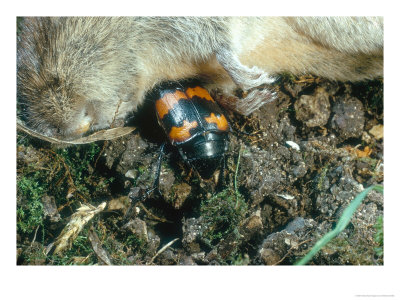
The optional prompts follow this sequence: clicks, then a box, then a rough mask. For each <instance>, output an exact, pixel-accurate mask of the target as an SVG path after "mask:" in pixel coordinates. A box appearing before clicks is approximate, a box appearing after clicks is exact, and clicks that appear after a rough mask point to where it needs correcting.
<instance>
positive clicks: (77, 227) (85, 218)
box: [54, 202, 107, 254]
mask: <svg viewBox="0 0 400 300" xmlns="http://www.w3.org/2000/svg"><path fill="white" fill-rule="evenodd" d="M106 204H107V203H106V202H103V203H101V204H100V205H99V206H98V207H94V206H93V205H90V204H83V205H82V206H81V207H80V208H78V210H77V212H75V213H74V214H73V215H72V216H71V220H70V221H69V222H68V224H67V225H66V226H65V228H64V229H63V231H62V232H61V234H60V235H59V236H58V237H57V239H56V241H55V243H54V245H55V246H56V249H55V250H54V254H57V253H60V252H61V251H63V250H65V249H67V248H71V246H72V243H73V241H74V240H75V239H76V237H77V236H78V234H79V232H81V230H82V229H83V227H84V226H85V225H86V224H87V223H88V222H89V221H90V220H91V219H92V218H93V217H94V216H95V215H96V214H98V213H99V212H101V211H103V210H104V208H105V207H106Z"/></svg>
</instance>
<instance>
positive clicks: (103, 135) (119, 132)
mask: <svg viewBox="0 0 400 300" xmlns="http://www.w3.org/2000/svg"><path fill="white" fill-rule="evenodd" d="M17 129H18V130H20V131H22V132H25V133H27V134H29V135H31V136H34V137H36V138H39V139H41V140H44V141H47V142H50V143H55V144H69V145H78V144H90V143H92V142H96V141H107V140H112V139H116V138H118V137H121V136H124V135H127V134H129V133H131V132H132V131H134V130H135V129H136V128H135V127H117V128H111V129H104V130H100V131H97V132H95V133H93V134H91V135H89V136H86V137H81V138H79V139H76V140H72V141H67V140H60V139H57V138H53V137H48V136H45V135H43V134H41V133H39V132H36V131H33V130H32V129H30V128H28V127H26V126H25V125H24V124H23V123H22V122H21V121H20V120H17Z"/></svg>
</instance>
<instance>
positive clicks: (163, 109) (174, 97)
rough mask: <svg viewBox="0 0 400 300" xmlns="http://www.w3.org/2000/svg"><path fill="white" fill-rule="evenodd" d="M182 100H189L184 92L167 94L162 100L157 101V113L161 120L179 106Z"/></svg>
mask: <svg viewBox="0 0 400 300" xmlns="http://www.w3.org/2000/svg"><path fill="white" fill-rule="evenodd" d="M180 99H188V97H187V96H186V94H185V93H184V92H182V91H179V90H177V91H175V92H174V93H167V94H165V95H164V96H163V97H162V98H161V99H158V100H157V101H156V111H157V113H158V115H159V116H160V118H161V119H162V118H164V116H165V115H166V114H168V111H169V110H170V109H172V108H173V107H174V105H175V104H178V101H179V100H180Z"/></svg>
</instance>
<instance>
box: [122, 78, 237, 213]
mask: <svg viewBox="0 0 400 300" xmlns="http://www.w3.org/2000/svg"><path fill="white" fill-rule="evenodd" d="M149 100H150V101H154V105H155V112H156V116H157V120H158V123H159V125H160V126H161V127H162V128H163V130H164V132H165V133H166V135H167V137H168V140H169V142H170V143H171V145H173V146H175V147H177V149H178V152H179V153H180V155H181V157H182V158H183V160H184V161H185V162H186V163H187V164H188V165H189V166H190V167H192V168H193V169H195V170H196V171H197V172H198V173H199V175H200V176H201V177H202V178H206V179H208V178H210V177H211V176H212V175H213V174H214V172H215V171H216V170H217V168H218V167H221V166H222V170H221V173H220V175H221V176H222V174H223V167H224V159H225V152H226V151H227V150H228V146H229V136H228V133H229V132H230V126H229V123H228V121H227V118H226V117H225V116H224V114H223V113H222V111H221V109H220V107H219V106H218V104H217V103H216V102H215V101H214V99H213V98H212V97H211V96H210V94H209V93H208V91H207V90H206V89H204V88H203V87H201V85H200V84H199V82H197V81H195V80H192V81H183V82H166V83H163V84H162V85H160V86H159V87H157V88H156V89H155V90H154V91H153V92H152V94H151V95H150V96H149ZM164 148H165V143H163V145H162V146H161V148H160V155H159V157H158V161H157V171H156V178H155V180H154V183H153V185H152V187H151V188H148V189H146V190H143V189H132V190H131V192H130V193H129V198H130V199H131V205H130V207H129V209H128V211H127V212H126V214H125V217H124V220H125V221H126V220H127V219H128V218H129V217H130V215H131V214H132V209H133V207H134V206H135V205H136V204H137V203H138V202H140V201H144V200H146V198H148V197H149V196H150V194H151V193H152V192H154V191H156V190H158V186H159V179H160V172H161V163H162V158H163V155H164ZM220 182H221V180H220Z"/></svg>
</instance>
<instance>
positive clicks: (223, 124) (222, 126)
mask: <svg viewBox="0 0 400 300" xmlns="http://www.w3.org/2000/svg"><path fill="white" fill-rule="evenodd" d="M204 119H205V120H206V121H207V123H215V124H217V127H218V129H219V130H222V131H226V130H228V128H229V125H228V121H227V120H226V118H225V116H224V115H219V116H216V115H215V114H214V113H211V114H210V116H209V117H205V118H204Z"/></svg>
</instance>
